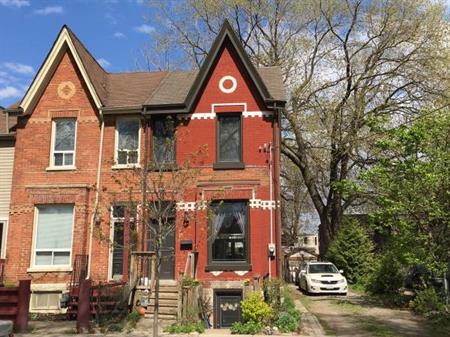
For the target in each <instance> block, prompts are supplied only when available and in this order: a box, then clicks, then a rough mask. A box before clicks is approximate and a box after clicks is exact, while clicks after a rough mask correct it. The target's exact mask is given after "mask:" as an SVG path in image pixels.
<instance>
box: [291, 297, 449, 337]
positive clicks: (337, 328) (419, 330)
mask: <svg viewBox="0 0 450 337" xmlns="http://www.w3.org/2000/svg"><path fill="white" fill-rule="evenodd" d="M295 296H297V297H298V299H300V301H301V302H302V303H303V305H305V307H306V308H307V309H308V311H309V312H310V313H311V314H313V315H315V316H316V317H317V318H318V320H319V322H320V323H321V325H322V327H323V328H324V330H325V334H326V335H330V336H338V337H438V336H439V337H444V336H450V331H449V330H448V329H446V328H443V327H440V326H433V325H431V324H430V323H429V322H428V321H426V320H425V319H424V318H422V317H419V316H416V315H414V314H413V313H411V311H409V310H401V309H393V308H386V307H384V306H383V305H381V304H380V303H379V302H377V301H375V300H374V299H371V298H370V297H368V296H365V295H363V294H361V293H356V292H353V291H350V292H349V294H348V296H306V295H304V294H302V293H301V292H300V291H298V290H296V292H295Z"/></svg>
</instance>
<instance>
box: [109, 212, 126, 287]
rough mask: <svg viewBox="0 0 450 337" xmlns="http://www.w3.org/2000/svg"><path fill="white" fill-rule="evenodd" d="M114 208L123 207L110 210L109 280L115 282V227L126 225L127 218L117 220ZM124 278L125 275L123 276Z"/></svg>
mask: <svg viewBox="0 0 450 337" xmlns="http://www.w3.org/2000/svg"><path fill="white" fill-rule="evenodd" d="M114 206H123V205H120V204H116V205H112V206H111V209H110V219H111V223H110V226H109V227H110V230H109V242H110V245H109V260H108V280H109V281H112V280H114V278H113V275H112V268H113V253H114V227H115V224H116V222H123V223H125V218H117V217H114ZM122 277H123V275H122Z"/></svg>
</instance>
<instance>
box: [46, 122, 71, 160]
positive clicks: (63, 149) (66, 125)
mask: <svg viewBox="0 0 450 337" xmlns="http://www.w3.org/2000/svg"><path fill="white" fill-rule="evenodd" d="M76 123H77V122H76V119H73V118H58V119H54V120H53V128H52V130H53V137H52V138H53V139H52V159H51V166H53V167H72V166H74V163H75V134H76Z"/></svg>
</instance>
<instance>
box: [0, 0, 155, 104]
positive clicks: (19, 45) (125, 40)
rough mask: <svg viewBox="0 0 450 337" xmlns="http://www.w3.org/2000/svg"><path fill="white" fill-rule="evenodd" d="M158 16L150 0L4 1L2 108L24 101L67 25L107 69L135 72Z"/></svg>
mask: <svg viewBox="0 0 450 337" xmlns="http://www.w3.org/2000/svg"><path fill="white" fill-rule="evenodd" d="M153 14H154V9H152V7H151V6H149V5H148V3H147V1H145V0H0V22H1V25H0V106H3V107H7V106H8V105H10V104H12V103H14V102H16V101H18V100H20V99H21V98H22V96H23V94H24V93H25V91H26V89H27V88H28V86H29V85H30V83H31V81H32V80H33V78H34V76H35V75H36V71H37V70H38V69H39V67H40V66H41V64H42V62H43V61H44V59H45V57H46V55H47V53H48V51H49V50H50V47H51V46H52V44H53V42H54V40H55V39H56V36H57V34H58V32H59V31H60V29H61V27H62V26H63V25H64V24H67V25H68V26H69V27H70V28H71V29H72V30H73V31H74V33H75V34H76V35H77V36H78V38H79V39H80V40H81V41H82V42H83V43H84V45H85V46H86V47H87V48H88V49H89V51H90V52H91V53H92V55H93V56H94V57H95V58H96V59H97V60H98V61H99V63H100V64H101V65H102V66H103V67H104V68H105V69H106V70H107V71H109V72H119V71H133V70H136V66H135V60H136V58H137V55H139V50H140V48H143V47H144V45H145V44H146V43H148V42H149V40H150V39H151V36H150V33H151V32H153V31H155V30H157V29H158V27H157V24H155V23H153V24H152V23H151V22H150V21H151V19H150V18H151V17H152V15H153Z"/></svg>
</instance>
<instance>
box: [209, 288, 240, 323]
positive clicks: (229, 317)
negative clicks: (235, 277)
mask: <svg viewBox="0 0 450 337" xmlns="http://www.w3.org/2000/svg"><path fill="white" fill-rule="evenodd" d="M241 301H242V290H239V289H236V290H235V289H229V290H228V289H224V290H216V291H215V292H214V322H215V327H216V328H229V327H231V326H232V325H233V323H235V322H240V321H241V319H242V314H241Z"/></svg>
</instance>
